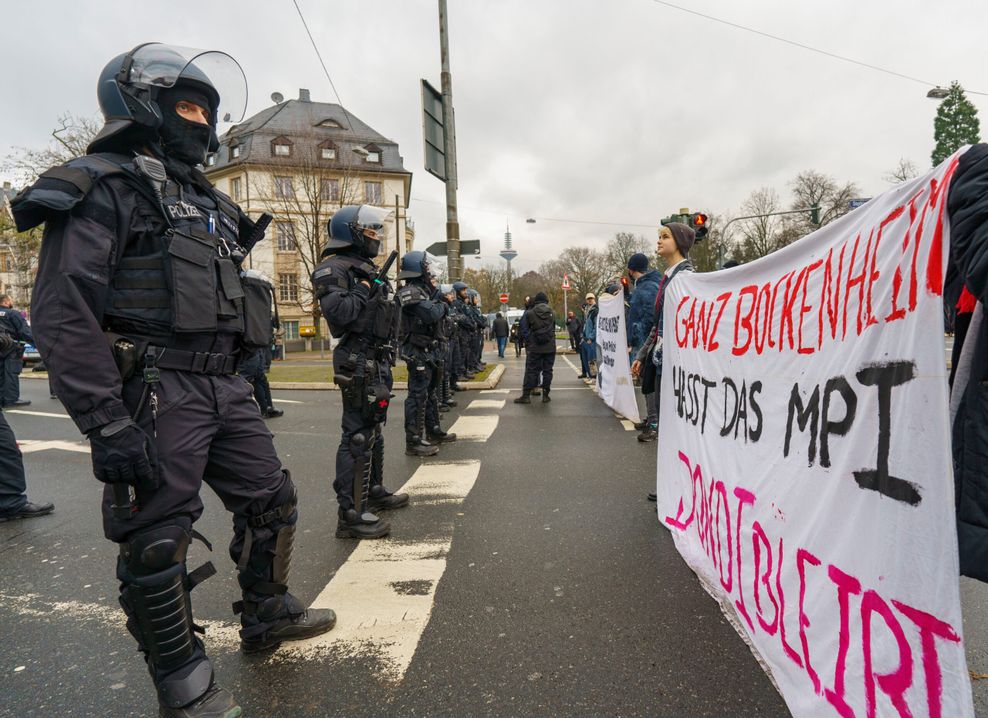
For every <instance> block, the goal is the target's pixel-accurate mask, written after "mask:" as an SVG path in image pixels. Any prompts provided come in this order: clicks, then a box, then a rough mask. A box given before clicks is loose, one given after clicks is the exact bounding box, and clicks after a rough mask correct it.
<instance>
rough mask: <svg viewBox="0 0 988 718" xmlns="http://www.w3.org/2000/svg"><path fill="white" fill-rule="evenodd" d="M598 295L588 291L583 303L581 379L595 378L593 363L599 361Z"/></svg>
mask: <svg viewBox="0 0 988 718" xmlns="http://www.w3.org/2000/svg"><path fill="white" fill-rule="evenodd" d="M597 311H598V309H597V297H596V296H594V293H593V292H589V293H587V296H586V298H585V299H584V304H583V332H582V335H581V338H580V377H579V378H580V379H594V378H596V376H597V374H596V372H595V371H594V369H593V365H594V364H596V361H597V350H596V348H595V343H596V341H597Z"/></svg>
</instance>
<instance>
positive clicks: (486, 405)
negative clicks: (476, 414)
mask: <svg viewBox="0 0 988 718" xmlns="http://www.w3.org/2000/svg"><path fill="white" fill-rule="evenodd" d="M504 404H505V400H504V399H474V400H473V401H471V402H470V403H469V404H468V405H467V409H503V408H504Z"/></svg>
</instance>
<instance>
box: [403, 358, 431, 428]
mask: <svg viewBox="0 0 988 718" xmlns="http://www.w3.org/2000/svg"><path fill="white" fill-rule="evenodd" d="M406 366H408V396H407V397H406V398H405V439H406V441H411V440H412V437H414V436H419V437H420V438H423V439H424V438H425V437H424V436H421V435H420V433H419V426H418V424H419V412H422V413H423V414H424V421H425V428H426V431H428V430H429V429H433V428H435V427H437V426H439V409H438V403H437V402H436V401H435V399H436V395H437V389H438V388H439V372H437V371H436V370H435V367H433V365H432V364H430V363H428V362H406Z"/></svg>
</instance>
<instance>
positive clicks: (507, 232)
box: [498, 221, 518, 291]
mask: <svg viewBox="0 0 988 718" xmlns="http://www.w3.org/2000/svg"><path fill="white" fill-rule="evenodd" d="M498 254H500V255H501V258H502V259H504V261H505V262H507V263H508V287H507V290H508V291H510V290H511V260H512V259H514V258H515V257H517V256H518V252H517V251H516V250H514V249H512V248H511V227H509V226H508V223H507V221H505V223H504V249H502V250H501V251H500V252H498Z"/></svg>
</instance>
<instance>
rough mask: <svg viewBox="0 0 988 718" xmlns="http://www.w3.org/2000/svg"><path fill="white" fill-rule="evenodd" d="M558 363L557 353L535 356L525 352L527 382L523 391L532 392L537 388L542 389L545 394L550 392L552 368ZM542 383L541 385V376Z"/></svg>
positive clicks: (523, 386)
mask: <svg viewBox="0 0 988 718" xmlns="http://www.w3.org/2000/svg"><path fill="white" fill-rule="evenodd" d="M555 363H556V352H549V353H548V354H533V353H532V352H530V351H528V352H525V380H524V382H523V384H522V389H524V390H525V391H531V390H532V389H533V388H535V387H537V386H541V387H542V391H543V392H547V391H549V389H550V388H551V387H552V366H553V364H555ZM540 375H541V377H542V383H541V384H540V383H539V376H540Z"/></svg>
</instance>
